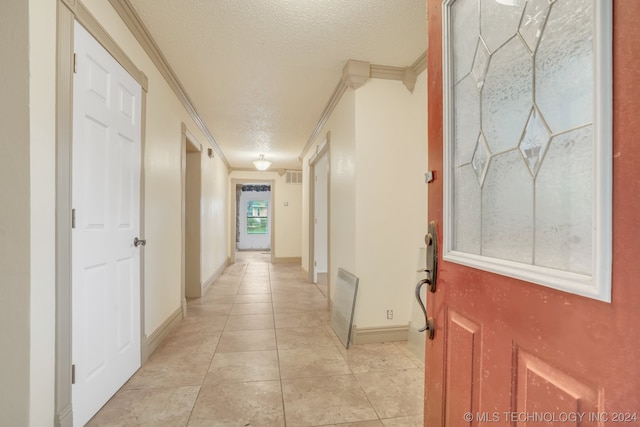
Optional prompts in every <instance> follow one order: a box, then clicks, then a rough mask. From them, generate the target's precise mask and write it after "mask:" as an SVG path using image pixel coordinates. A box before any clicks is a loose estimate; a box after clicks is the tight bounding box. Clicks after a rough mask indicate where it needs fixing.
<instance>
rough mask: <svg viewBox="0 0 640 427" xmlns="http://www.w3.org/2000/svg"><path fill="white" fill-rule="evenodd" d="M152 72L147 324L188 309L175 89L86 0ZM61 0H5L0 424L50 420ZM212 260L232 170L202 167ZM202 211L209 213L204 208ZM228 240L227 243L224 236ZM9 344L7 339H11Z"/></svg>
mask: <svg viewBox="0 0 640 427" xmlns="http://www.w3.org/2000/svg"><path fill="white" fill-rule="evenodd" d="M85 4H86V5H87V7H88V9H89V10H90V11H91V13H92V14H93V15H94V16H95V17H96V18H97V19H98V21H99V22H100V23H101V25H102V26H103V27H104V28H105V29H106V30H107V32H108V33H109V34H110V35H111V36H112V37H113V38H114V39H115V41H116V43H117V44H118V45H119V46H120V47H121V48H122V49H123V50H124V51H125V53H126V54H127V55H128V56H129V57H130V58H131V59H132V60H133V62H134V63H135V64H136V66H137V67H138V68H139V69H141V70H142V71H143V72H144V73H145V74H146V75H147V77H148V79H149V91H148V97H147V115H146V128H145V134H146V146H145V156H144V168H145V205H146V206H145V208H146V213H145V231H146V232H145V236H144V237H145V238H146V239H147V241H148V244H147V246H146V248H145V268H144V271H145V289H144V292H145V300H144V307H145V331H144V332H145V334H146V335H147V336H148V335H150V334H152V333H153V332H154V331H156V330H157V328H158V327H159V326H160V325H162V324H163V322H164V321H165V320H167V319H168V318H169V317H170V316H171V315H172V314H173V313H175V312H176V311H177V310H179V309H180V306H181V305H180V293H181V291H180V283H181V252H180V247H181V197H182V191H181V157H180V154H181V137H182V134H181V128H182V127H181V125H182V123H186V125H187V128H188V129H189V130H190V132H191V133H193V134H194V135H195V137H196V138H198V139H199V140H200V141H201V142H202V143H203V145H205V147H206V146H207V143H206V138H205V137H204V136H203V135H202V134H201V133H200V132H199V130H198V127H197V126H196V124H195V123H194V122H193V120H192V119H191V117H190V116H189V114H188V113H187V112H186V110H185V109H184V108H183V106H182V104H181V103H180V102H179V100H178V98H177V97H176V95H175V94H174V93H173V91H172V90H171V89H170V88H169V86H168V85H167V84H166V82H165V81H164V79H163V78H162V76H161V75H160V73H159V72H158V71H157V69H156V68H155V67H154V66H153V64H152V62H151V61H150V59H149V58H148V57H147V56H146V54H145V53H144V51H143V50H142V48H141V47H140V46H139V45H138V43H137V42H136V41H135V39H134V38H133V36H132V35H131V34H130V33H129V31H128V30H127V29H126V27H125V25H124V24H123V23H122V22H121V20H120V18H119V17H118V16H117V14H116V13H115V11H113V9H112V8H111V6H110V5H109V3H108V2H107V1H104V0H87V1H86V3H85ZM56 6H57V5H56V2H55V1H50V0H29V1H28V2H2V3H1V4H0V57H2V58H11V60H10V61H4V62H3V66H2V77H3V78H2V80H1V81H0V99H1V100H2V102H1V103H0V109H1V110H0V125H1V128H2V130H3V136H2V142H1V155H0V178H1V179H0V195H1V197H2V203H0V281H1V283H0V301H1V302H2V309H1V310H0V339H1V340H2V342H3V343H5V345H3V346H0V360H2V363H1V364H0V378H2V381H0V424H1V425H12V426H13V425H15V426H44V425H51V424H52V420H53V419H54V400H55V395H54V384H55V374H54V372H55V320H56V319H55V289H56V284H55V259H56V254H55V241H56V240H55V200H56V199H55V197H56V195H55V182H56V175H55V173H56V151H55V135H56V126H55V120H56V111H55V102H56V86H55V84H56V83H55V78H56V56H55V55H56V53H55V52H56ZM203 187H204V188H203V195H204V199H203V204H204V205H205V206H206V208H207V211H206V213H214V214H215V218H213V219H211V220H210V221H206V222H205V224H204V226H203V241H206V242H207V243H206V244H204V245H203V255H204V262H203V272H205V273H206V274H211V272H213V271H216V270H217V269H219V268H220V267H221V266H223V264H224V263H225V262H226V258H227V253H226V247H225V243H226V242H227V241H228V237H227V235H228V233H227V220H226V216H225V215H226V212H227V208H226V201H227V191H228V178H227V170H226V167H225V165H224V163H222V162H221V161H220V160H219V159H214V160H212V161H211V163H208V164H207V165H206V166H205V167H204V168H203ZM206 213H205V214H206ZM221 242H222V243H221ZM7 344H8V345H7Z"/></svg>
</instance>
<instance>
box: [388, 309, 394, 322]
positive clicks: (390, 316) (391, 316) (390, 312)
mask: <svg viewBox="0 0 640 427" xmlns="http://www.w3.org/2000/svg"><path fill="white" fill-rule="evenodd" d="M387 319H389V320H390V319H393V310H387Z"/></svg>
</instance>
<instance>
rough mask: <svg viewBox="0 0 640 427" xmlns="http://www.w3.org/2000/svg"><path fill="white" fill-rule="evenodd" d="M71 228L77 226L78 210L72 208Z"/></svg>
mask: <svg viewBox="0 0 640 427" xmlns="http://www.w3.org/2000/svg"><path fill="white" fill-rule="evenodd" d="M71 228H76V210H75V209H71Z"/></svg>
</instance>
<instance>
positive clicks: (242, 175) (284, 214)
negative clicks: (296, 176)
mask: <svg viewBox="0 0 640 427" xmlns="http://www.w3.org/2000/svg"><path fill="white" fill-rule="evenodd" d="M232 179H237V180H242V181H243V182H244V181H246V182H258V183H262V182H264V181H265V180H274V183H275V186H274V187H272V188H271V192H272V195H271V197H272V208H273V211H272V212H273V217H272V219H271V221H272V227H273V228H272V230H273V231H274V232H275V236H274V239H275V242H274V246H275V252H274V254H275V257H276V260H278V259H280V260H282V259H290V258H295V259H296V260H297V259H298V258H300V254H301V247H300V230H301V227H302V221H301V216H302V185H300V184H287V183H286V175H282V176H280V174H279V173H278V172H276V171H264V172H258V171H232V172H231V174H229V181H228V184H227V187H228V188H230V187H231V180H232ZM235 197H236V196H235V189H233V190H232V191H230V192H229V195H228V198H227V200H228V202H227V203H228V212H229V214H228V217H229V221H228V222H229V224H228V226H227V227H228V229H229V230H231V227H232V225H231V223H232V220H233V218H232V215H233V214H232V212H233V207H234V206H235V203H236V202H235ZM285 202H286V203H287V206H285ZM234 233H235V231H232V232H231V236H233V235H234ZM272 250H273V248H272Z"/></svg>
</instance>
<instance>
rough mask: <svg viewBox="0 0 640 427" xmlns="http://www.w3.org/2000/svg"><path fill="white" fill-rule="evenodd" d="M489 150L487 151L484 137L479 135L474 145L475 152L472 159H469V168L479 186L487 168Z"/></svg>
mask: <svg viewBox="0 0 640 427" xmlns="http://www.w3.org/2000/svg"><path fill="white" fill-rule="evenodd" d="M488 152H489V150H488V149H487V141H486V140H485V139H484V136H482V135H480V138H478V143H477V144H476V150H475V151H474V152H473V159H471V167H473V171H474V172H475V173H476V178H478V182H479V183H480V186H482V182H483V181H484V175H485V173H486V172H487V166H489V154H488Z"/></svg>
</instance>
